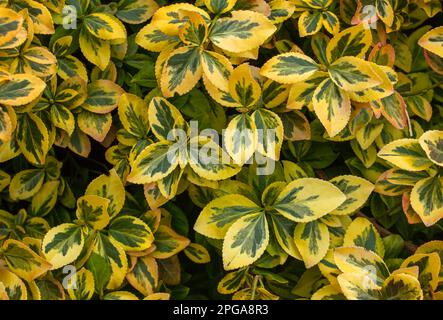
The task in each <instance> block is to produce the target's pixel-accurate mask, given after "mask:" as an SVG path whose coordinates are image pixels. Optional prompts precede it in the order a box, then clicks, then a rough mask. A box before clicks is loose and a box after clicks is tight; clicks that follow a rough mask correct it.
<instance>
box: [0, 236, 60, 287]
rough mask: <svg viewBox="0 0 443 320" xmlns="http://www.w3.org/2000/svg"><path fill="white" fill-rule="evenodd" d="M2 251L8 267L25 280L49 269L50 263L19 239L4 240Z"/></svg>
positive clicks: (30, 279)
mask: <svg viewBox="0 0 443 320" xmlns="http://www.w3.org/2000/svg"><path fill="white" fill-rule="evenodd" d="M2 251H3V259H4V260H5V262H6V264H7V265H8V267H9V269H10V270H11V271H12V272H14V273H15V274H16V275H18V276H19V277H20V278H22V279H25V280H26V281H32V280H34V279H35V278H38V277H40V276H41V275H43V274H45V273H46V272H47V271H48V270H50V269H51V264H50V263H48V262H47V261H46V260H45V259H43V258H42V257H40V256H39V255H38V254H36V253H35V252H34V251H32V250H31V249H30V248H29V247H28V246H27V245H25V244H24V243H22V242H20V241H17V240H12V239H8V240H6V241H5V242H4V243H3V246H2Z"/></svg>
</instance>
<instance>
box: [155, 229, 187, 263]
mask: <svg viewBox="0 0 443 320" xmlns="http://www.w3.org/2000/svg"><path fill="white" fill-rule="evenodd" d="M189 243H190V240H189V239H188V238H186V237H183V236H182V235H179V234H178V233H177V232H175V231H174V230H172V229H171V228H170V227H168V226H165V225H160V226H159V227H158V229H157V231H156V232H155V241H154V245H155V251H154V252H153V253H152V254H151V256H152V257H154V258H156V259H168V258H170V257H172V256H174V255H176V254H177V253H179V252H180V251H182V250H183V249H185V248H186V247H187V246H188V245H189Z"/></svg>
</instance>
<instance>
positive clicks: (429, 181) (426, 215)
mask: <svg viewBox="0 0 443 320" xmlns="http://www.w3.org/2000/svg"><path fill="white" fill-rule="evenodd" d="M411 206H412V208H413V209H414V210H415V212H417V214H418V215H419V216H420V218H421V220H422V221H423V223H424V224H425V226H428V227H429V226H432V225H433V224H435V223H436V222H437V221H439V220H440V219H441V218H443V178H442V177H438V176H436V177H430V178H425V179H422V180H420V181H418V182H417V183H416V184H415V185H414V187H413V188H412V191H411Z"/></svg>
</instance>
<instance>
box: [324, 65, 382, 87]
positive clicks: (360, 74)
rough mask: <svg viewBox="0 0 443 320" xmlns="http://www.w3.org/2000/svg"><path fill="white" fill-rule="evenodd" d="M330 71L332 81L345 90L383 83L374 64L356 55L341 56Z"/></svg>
mask: <svg viewBox="0 0 443 320" xmlns="http://www.w3.org/2000/svg"><path fill="white" fill-rule="evenodd" d="M328 71H329V75H330V76H331V79H332V81H334V83H335V84H336V85H337V86H339V87H340V88H341V89H343V90H345V91H361V90H364V89H368V88H372V87H375V86H376V85H379V84H381V83H382V81H381V79H380V78H379V77H378V75H377V73H376V72H375V71H374V70H373V69H372V65H371V64H370V63H369V62H367V61H365V60H363V59H360V58H356V57H341V58H339V59H337V60H336V61H334V63H332V64H331V65H330V66H329V68H328Z"/></svg>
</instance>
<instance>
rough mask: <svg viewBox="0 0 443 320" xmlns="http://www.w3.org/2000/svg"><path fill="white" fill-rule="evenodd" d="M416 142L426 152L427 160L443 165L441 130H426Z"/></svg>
mask: <svg viewBox="0 0 443 320" xmlns="http://www.w3.org/2000/svg"><path fill="white" fill-rule="evenodd" d="M418 142H419V143H420V146H421V147H422V149H423V150H424V151H425V152H426V155H427V156H428V158H429V160H431V161H432V162H434V163H435V164H437V165H439V166H443V131H439V130H430V131H426V132H425V133H423V134H422V135H421V136H420V138H419V139H418Z"/></svg>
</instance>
